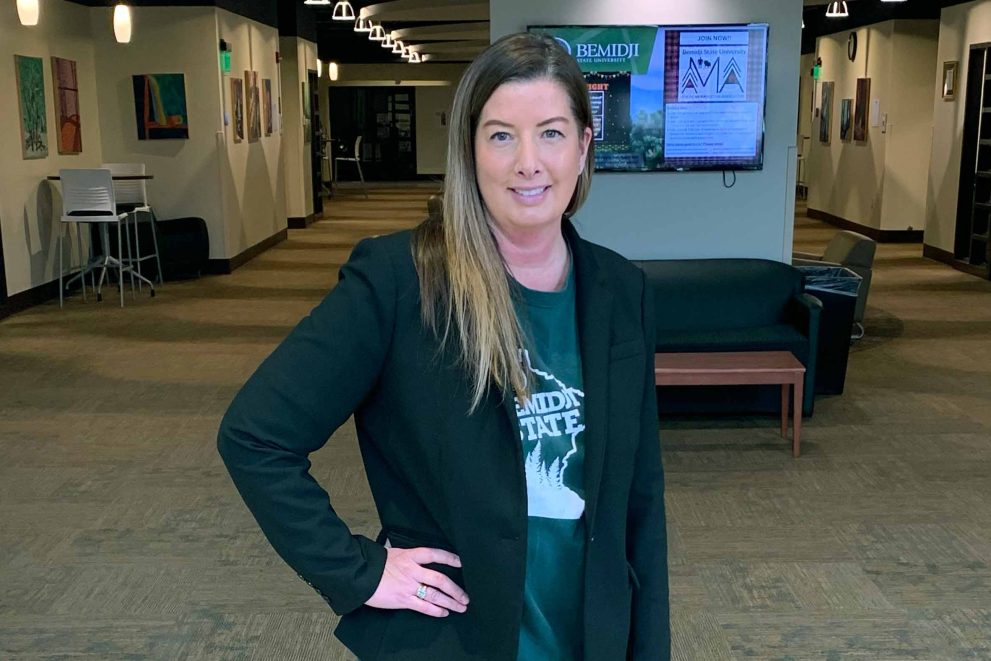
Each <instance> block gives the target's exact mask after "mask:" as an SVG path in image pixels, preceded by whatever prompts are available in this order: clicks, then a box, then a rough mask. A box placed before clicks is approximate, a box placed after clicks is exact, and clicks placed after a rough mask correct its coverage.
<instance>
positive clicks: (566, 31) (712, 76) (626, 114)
mask: <svg viewBox="0 0 991 661" xmlns="http://www.w3.org/2000/svg"><path fill="white" fill-rule="evenodd" d="M529 30H530V31H531V32H543V33H547V34H549V35H551V36H553V37H554V38H555V39H557V41H558V42H559V43H560V44H561V46H563V47H564V48H565V50H567V51H568V52H569V53H571V55H572V56H573V57H574V58H575V59H576V60H577V61H578V64H579V65H580V66H581V69H582V72H583V73H584V75H585V81H586V83H587V84H588V95H589V99H590V100H591V102H592V115H593V124H594V128H593V133H594V140H595V169H596V170H612V171H620V172H649V171H657V170H759V169H761V168H762V167H763V161H764V101H765V93H766V80H767V31H768V26H767V24H766V23H752V24H747V25H669V26H664V25H660V26H646V27H638V26H581V27H579V26H531V27H530V28H529Z"/></svg>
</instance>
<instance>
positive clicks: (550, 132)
mask: <svg viewBox="0 0 991 661" xmlns="http://www.w3.org/2000/svg"><path fill="white" fill-rule="evenodd" d="M544 137H547V138H563V137H564V134H563V133H561V132H560V131H558V130H557V129H547V130H546V131H544Z"/></svg>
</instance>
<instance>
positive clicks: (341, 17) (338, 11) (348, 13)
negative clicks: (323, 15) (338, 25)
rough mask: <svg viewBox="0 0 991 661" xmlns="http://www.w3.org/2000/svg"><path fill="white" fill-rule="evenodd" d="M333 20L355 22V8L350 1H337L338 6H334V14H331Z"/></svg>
mask: <svg viewBox="0 0 991 661" xmlns="http://www.w3.org/2000/svg"><path fill="white" fill-rule="evenodd" d="M331 18H332V19H333V20H335V21H353V20H354V7H352V6H351V3H350V2H348V0H337V4H336V5H334V13H333V14H331Z"/></svg>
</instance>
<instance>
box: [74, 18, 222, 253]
mask: <svg viewBox="0 0 991 661" xmlns="http://www.w3.org/2000/svg"><path fill="white" fill-rule="evenodd" d="M112 11H113V10H112V8H98V9H94V10H92V12H91V16H90V18H91V27H92V35H93V36H92V40H93V43H94V45H95V48H96V55H97V70H98V71H99V77H98V81H97V85H98V94H99V99H100V113H99V118H100V126H101V128H102V135H103V146H104V149H103V152H104V153H103V155H104V160H105V161H107V162H122V163H123V162H141V163H144V164H145V167H146V171H147V172H148V174H151V175H152V176H154V180H152V181H150V182H149V183H148V195H149V197H150V198H151V204H152V206H153V207H154V209H155V213H156V215H157V216H158V217H159V218H180V217H185V216H197V217H200V218H203V219H204V220H205V221H206V224H207V230H208V231H209V234H210V257H211V258H213V259H220V258H224V257H229V256H231V255H232V254H234V253H232V252H231V247H229V246H228V245H227V235H228V232H227V228H226V223H225V216H224V210H223V204H222V188H221V184H220V174H219V172H220V171H219V168H218V165H219V161H218V154H219V150H220V148H221V145H222V144H223V141H222V139H221V137H220V135H218V134H221V133H222V131H223V114H222V110H221V105H220V95H219V90H220V65H219V61H218V49H217V40H216V34H217V18H216V9H214V8H213V7H132V8H131V15H132V17H133V20H134V35H133V38H132V40H131V43H130V44H118V43H117V42H116V41H115V40H114V36H113V33H112V32H111V31H109V30H108V29H107V26H109V25H110V24H111V21H112ZM144 73H181V74H184V76H185V84H186V111H187V113H188V116H189V139H188V140H138V135H137V128H136V124H135V117H134V92H133V88H132V83H131V80H132V76H133V75H135V74H144ZM231 220H232V222H236V219H231Z"/></svg>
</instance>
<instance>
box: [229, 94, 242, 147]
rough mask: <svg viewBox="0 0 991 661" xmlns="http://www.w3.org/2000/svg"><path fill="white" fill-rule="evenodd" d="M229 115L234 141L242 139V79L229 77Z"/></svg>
mask: <svg viewBox="0 0 991 661" xmlns="http://www.w3.org/2000/svg"><path fill="white" fill-rule="evenodd" d="M231 115H233V118H234V142H241V141H242V140H244V81H243V80H241V79H240V78H231Z"/></svg>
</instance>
